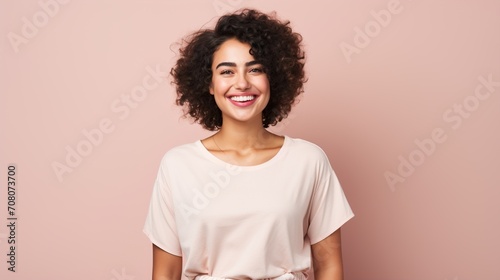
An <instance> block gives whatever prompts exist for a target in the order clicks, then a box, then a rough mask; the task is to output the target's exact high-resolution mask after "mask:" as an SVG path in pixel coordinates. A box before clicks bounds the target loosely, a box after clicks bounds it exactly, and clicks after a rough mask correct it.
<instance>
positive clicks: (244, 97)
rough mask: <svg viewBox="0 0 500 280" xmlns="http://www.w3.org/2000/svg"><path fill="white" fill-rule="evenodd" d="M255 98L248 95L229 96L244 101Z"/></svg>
mask: <svg viewBox="0 0 500 280" xmlns="http://www.w3.org/2000/svg"><path fill="white" fill-rule="evenodd" d="M253 99H255V96H253V95H249V96H231V100H234V101H238V102H245V101H250V100H253Z"/></svg>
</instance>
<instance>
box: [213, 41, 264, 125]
mask: <svg viewBox="0 0 500 280" xmlns="http://www.w3.org/2000/svg"><path fill="white" fill-rule="evenodd" d="M210 94H212V95H214V98H215V102H216V103H217V106H218V107H219V109H220V110H221V111H222V119H223V123H224V122H225V121H230V120H231V121H233V120H234V121H238V122H251V121H260V123H262V111H263V110H264V108H265V107H266V105H267V103H268V102H269V97H270V90H269V80H268V78H267V75H266V73H264V69H263V66H262V65H261V64H260V63H259V62H258V61H255V59H254V57H253V56H252V55H251V54H250V45H249V44H246V43H242V42H240V41H238V40H236V39H229V40H227V41H225V42H224V43H222V44H221V45H220V47H219V49H218V50H217V51H216V52H215V53H214V55H213V62H212V83H211V84H210Z"/></svg>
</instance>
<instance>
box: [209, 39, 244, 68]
mask: <svg viewBox="0 0 500 280" xmlns="http://www.w3.org/2000/svg"><path fill="white" fill-rule="evenodd" d="M253 60H254V58H253V56H252V55H251V54H250V45H249V44H247V43H242V42H240V41H238V40H236V39H229V40H227V41H225V42H224V43H222V44H221V45H220V47H219V49H218V50H217V51H215V52H214V59H213V63H212V64H216V63H220V62H235V63H236V64H239V63H243V64H244V63H246V62H249V61H253Z"/></svg>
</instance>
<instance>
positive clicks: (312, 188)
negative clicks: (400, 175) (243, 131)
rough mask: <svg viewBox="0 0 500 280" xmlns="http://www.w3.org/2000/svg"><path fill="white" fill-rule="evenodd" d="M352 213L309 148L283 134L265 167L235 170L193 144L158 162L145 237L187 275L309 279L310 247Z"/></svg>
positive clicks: (322, 157) (322, 158)
mask: <svg viewBox="0 0 500 280" xmlns="http://www.w3.org/2000/svg"><path fill="white" fill-rule="evenodd" d="M353 216H354V214H353V212H352V211H351V208H350V206H349V203H348V202H347V200H346V197H345V196H344V193H343V191H342V188H341V186H340V184H339V181H338V179H337V177H336V175H335V173H334V171H333V170H332V168H331V166H330V163H329V161H328V158H327V156H326V154H325V153H324V152H323V150H322V149H321V148H319V147H318V146H316V145H315V144H312V143H310V142H308V141H305V140H301V139H295V138H291V137H288V136H285V140H284V143H283V146H282V147H281V149H280V150H279V151H278V153H277V154H276V155H275V156H274V157H273V158H271V159H270V160H268V161H267V162H264V163H262V164H259V165H254V166H235V165H230V164H228V163H225V162H224V161H222V160H221V159H219V158H217V157H216V156H214V155H213V154H212V153H210V152H209V151H208V150H207V149H206V148H205V146H203V144H202V143H201V141H197V142H194V143H190V144H185V145H182V146H178V147H175V148H173V149H171V150H170V151H168V152H167V153H166V154H165V156H164V157H163V159H162V161H161V165H160V168H159V172H158V177H157V179H156V182H155V184H154V188H153V194H152V198H151V202H150V208H149V213H148V216H147V219H146V223H145V226H144V232H145V233H146V235H147V236H148V237H149V239H150V240H151V242H152V243H154V244H155V245H157V246H158V247H160V248H161V249H163V250H165V251H166V252H169V253H171V254H173V255H177V256H182V261H183V275H184V277H185V278H188V279H193V278H194V277H196V276H197V275H208V276H213V277H221V278H230V279H248V278H250V279H264V278H274V277H278V276H280V275H283V274H286V273H290V272H304V273H305V274H306V275H307V273H308V271H309V269H310V267H311V263H312V259H311V248H310V247H311V244H314V243H317V242H319V241H321V240H323V239H324V238H326V237H328V236H329V235H330V234H331V233H333V232H334V231H335V230H337V229H338V228H340V227H341V226H342V225H343V224H344V223H345V222H346V221H348V220H349V219H351V218H352V217H353ZM185 278H184V279H185Z"/></svg>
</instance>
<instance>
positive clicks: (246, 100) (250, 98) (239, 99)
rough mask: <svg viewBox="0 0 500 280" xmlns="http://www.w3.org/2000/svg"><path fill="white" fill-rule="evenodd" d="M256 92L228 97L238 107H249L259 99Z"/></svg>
mask: <svg viewBox="0 0 500 280" xmlns="http://www.w3.org/2000/svg"><path fill="white" fill-rule="evenodd" d="M257 97H258V96H257V95H255V94H239V95H231V96H229V97H228V99H229V101H230V102H231V103H233V104H234V105H236V106H238V107H247V106H250V105H252V104H253V103H254V102H255V100H256V99H257Z"/></svg>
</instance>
